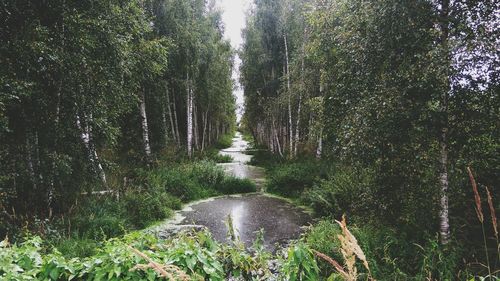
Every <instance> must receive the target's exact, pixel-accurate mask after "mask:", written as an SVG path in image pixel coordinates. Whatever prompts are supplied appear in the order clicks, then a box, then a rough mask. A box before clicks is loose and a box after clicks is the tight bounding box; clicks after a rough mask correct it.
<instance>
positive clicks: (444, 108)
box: [439, 0, 450, 244]
mask: <svg viewBox="0 0 500 281" xmlns="http://www.w3.org/2000/svg"><path fill="white" fill-rule="evenodd" d="M449 8H450V0H442V1H441V11H440V14H441V23H440V27H441V44H442V48H443V50H444V51H445V56H446V61H447V62H449V61H450V55H449V51H448V15H449ZM445 67H446V69H445V72H444V76H445V77H444V78H445V83H446V85H445V90H444V91H443V95H442V101H441V103H442V104H441V113H442V115H443V120H442V127H441V137H440V140H439V146H440V171H439V183H440V186H441V198H440V211H439V219H440V222H439V234H440V240H441V243H442V244H448V242H449V241H450V220H449V210H448V187H449V181H448V95H449V89H450V87H449V85H450V80H449V73H448V66H445Z"/></svg>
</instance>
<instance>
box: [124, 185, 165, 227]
mask: <svg viewBox="0 0 500 281" xmlns="http://www.w3.org/2000/svg"><path fill="white" fill-rule="evenodd" d="M168 197H171V196H168V195H167V194H166V193H159V192H157V193H150V192H129V193H127V194H126V195H125V198H124V199H123V200H124V201H125V207H126V210H127V215H128V217H129V220H130V222H131V223H132V224H133V225H134V226H135V227H137V228H144V227H146V226H148V225H149V224H151V223H153V222H156V221H158V220H162V219H165V218H167V217H169V216H170V215H171V214H172V211H171V210H170V209H169V208H168V205H167V204H165V202H166V201H167V200H168Z"/></svg>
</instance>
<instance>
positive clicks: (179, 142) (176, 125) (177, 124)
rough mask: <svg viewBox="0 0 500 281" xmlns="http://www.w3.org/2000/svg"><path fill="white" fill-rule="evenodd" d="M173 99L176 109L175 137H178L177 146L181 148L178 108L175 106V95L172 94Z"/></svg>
mask: <svg viewBox="0 0 500 281" xmlns="http://www.w3.org/2000/svg"><path fill="white" fill-rule="evenodd" d="M172 99H173V103H172V105H173V108H174V118H175V135H176V140H177V146H178V147H180V146H181V137H180V133H179V121H178V120H177V106H176V105H175V94H172Z"/></svg>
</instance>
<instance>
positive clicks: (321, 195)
mask: <svg viewBox="0 0 500 281" xmlns="http://www.w3.org/2000/svg"><path fill="white" fill-rule="evenodd" d="M373 189H374V181H373V176H372V174H371V173H369V172H368V171H366V170H362V171H359V170H350V169H348V168H346V167H343V168H340V167H339V168H337V167H335V168H333V169H332V170H331V171H330V172H329V173H328V175H327V178H326V179H323V180H320V181H316V182H315V184H314V186H312V188H307V189H306V190H305V192H304V193H303V194H302V196H301V199H302V200H303V202H305V203H306V204H308V205H310V206H311V207H312V208H313V209H314V211H315V213H316V214H318V215H321V216H325V215H326V216H335V217H341V216H342V214H347V215H348V217H351V214H363V217H364V218H365V219H368V218H372V217H374V216H375V214H376V210H377V208H378V204H379V203H378V202H377V197H376V195H375V194H374V192H373V191H372V190H373Z"/></svg>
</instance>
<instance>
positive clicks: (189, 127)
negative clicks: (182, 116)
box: [186, 72, 193, 158]
mask: <svg viewBox="0 0 500 281" xmlns="http://www.w3.org/2000/svg"><path fill="white" fill-rule="evenodd" d="M186 89H187V93H186V94H187V100H186V109H187V110H186V112H187V116H186V121H187V132H186V135H187V153H188V156H189V158H191V156H192V154H193V98H192V94H193V93H192V90H191V81H190V80H189V72H188V73H187V74H186Z"/></svg>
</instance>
